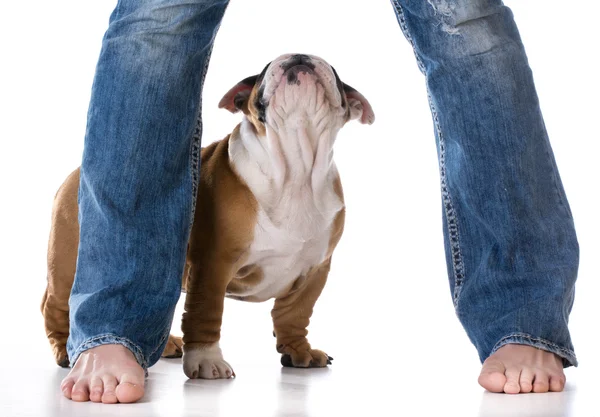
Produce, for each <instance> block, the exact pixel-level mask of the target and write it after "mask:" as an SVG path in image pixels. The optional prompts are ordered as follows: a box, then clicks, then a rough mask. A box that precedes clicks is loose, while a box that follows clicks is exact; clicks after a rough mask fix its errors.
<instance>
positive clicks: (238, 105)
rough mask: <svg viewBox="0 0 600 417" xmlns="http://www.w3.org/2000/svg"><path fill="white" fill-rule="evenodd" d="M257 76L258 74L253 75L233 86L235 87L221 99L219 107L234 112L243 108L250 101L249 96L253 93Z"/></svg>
mask: <svg viewBox="0 0 600 417" xmlns="http://www.w3.org/2000/svg"><path fill="white" fill-rule="evenodd" d="M257 78H258V75H253V76H251V77H248V78H245V79H243V80H242V81H240V82H239V83H237V84H236V85H235V86H233V88H232V89H231V90H229V91H228V92H227V94H225V95H224V96H223V98H222V99H221V101H219V108H220V109H227V110H229V111H230V112H232V113H237V112H238V111H240V110H242V109H243V108H244V106H245V105H246V103H247V102H248V98H249V97H250V93H252V89H253V88H254V84H255V83H256V79H257Z"/></svg>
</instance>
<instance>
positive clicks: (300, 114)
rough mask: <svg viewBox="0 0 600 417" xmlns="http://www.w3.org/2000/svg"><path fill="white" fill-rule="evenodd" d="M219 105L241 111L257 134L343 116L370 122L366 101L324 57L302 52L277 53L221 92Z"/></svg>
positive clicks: (329, 122)
mask: <svg viewBox="0 0 600 417" xmlns="http://www.w3.org/2000/svg"><path fill="white" fill-rule="evenodd" d="M219 107H220V108H226V109H227V110H229V111H231V112H232V113H235V112H238V111H242V112H243V113H244V114H245V115H246V117H247V118H248V120H249V121H250V122H251V123H252V125H253V126H254V128H255V129H256V131H257V133H258V134H259V135H265V134H266V131H267V127H271V128H273V129H275V130H280V129H282V128H286V127H290V126H291V127H292V128H294V127H310V126H312V127H314V128H317V127H319V126H321V127H323V126H335V127H337V128H340V127H341V126H343V125H344V123H346V122H347V121H349V120H352V119H357V120H359V121H360V122H361V123H368V124H371V123H373V121H374V120H375V115H374V113H373V109H372V108H371V105H370V104H369V102H368V101H367V99H366V98H365V97H364V96H363V95H362V94H360V93H359V92H358V91H356V90H355V89H354V88H352V87H350V86H349V85H347V84H345V83H343V82H342V81H341V80H340V77H339V76H338V74H337V72H336V71H335V69H334V68H333V67H332V66H331V65H329V64H328V63H327V62H326V61H325V60H323V59H321V58H319V57H316V56H312V55H303V54H286V55H282V56H280V57H279V58H277V59H275V60H274V61H272V62H270V63H269V64H267V66H265V68H264V69H263V70H262V72H261V73H260V74H258V75H253V76H251V77H248V78H246V79H244V80H242V81H240V82H239V83H238V84H236V85H235V86H234V87H233V88H232V89H231V90H229V91H228V92H227V94H225V96H224V97H223V98H222V99H221V101H220V102H219Z"/></svg>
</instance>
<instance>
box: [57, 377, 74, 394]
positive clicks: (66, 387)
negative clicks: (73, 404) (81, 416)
mask: <svg viewBox="0 0 600 417" xmlns="http://www.w3.org/2000/svg"><path fill="white" fill-rule="evenodd" d="M74 385H75V381H73V379H72V378H69V377H67V378H65V379H63V381H62V382H61V384H60V390H61V391H62V393H63V395H64V396H65V397H67V398H68V399H71V393H72V392H73V386H74Z"/></svg>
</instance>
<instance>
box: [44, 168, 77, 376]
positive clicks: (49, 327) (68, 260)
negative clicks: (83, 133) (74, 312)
mask: <svg viewBox="0 0 600 417" xmlns="http://www.w3.org/2000/svg"><path fill="white" fill-rule="evenodd" d="M78 189H79V169H77V170H76V171H74V172H72V173H71V174H70V175H69V176H68V177H67V179H66V180H65V182H64V183H63V184H62V186H61V187H60V188H59V190H58V192H57V193H56V197H55V198H54V205H53V207H52V225H51V228H50V239H49V241H48V275H47V278H48V284H47V287H46V291H45V292H44V297H43V299H42V306H41V309H42V315H43V316H44V327H45V329H46V335H47V336H48V340H49V341H50V346H51V347H52V350H53V353H54V359H55V360H56V363H57V364H58V365H59V366H62V367H67V366H69V358H68V356H67V349H66V345H67V338H68V337H69V296H70V294H71V287H72V286H73V279H74V278H75V266H76V262H77V248H78V246H79V222H78V220H77V214H78V207H77V193H78Z"/></svg>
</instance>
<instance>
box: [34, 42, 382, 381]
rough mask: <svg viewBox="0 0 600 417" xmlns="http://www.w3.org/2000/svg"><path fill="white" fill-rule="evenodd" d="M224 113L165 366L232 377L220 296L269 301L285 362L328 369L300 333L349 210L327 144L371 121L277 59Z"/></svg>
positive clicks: (328, 73) (54, 331)
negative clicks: (173, 359)
mask: <svg viewBox="0 0 600 417" xmlns="http://www.w3.org/2000/svg"><path fill="white" fill-rule="evenodd" d="M219 107H221V108H225V109H227V110H229V111H231V112H233V113H236V112H239V111H241V112H242V113H243V119H242V122H241V123H240V124H239V125H238V126H237V127H236V128H235V129H234V130H233V132H232V133H231V134H230V135H229V136H227V137H226V138H225V139H223V140H221V141H218V142H215V143H213V144H211V145H209V146H207V147H206V148H203V149H202V151H201V165H200V176H199V181H198V192H197V199H196V208H195V214H194V223H193V226H192V231H191V234H190V239H189V242H188V252H187V260H186V268H185V272H184V276H183V288H184V289H185V290H186V300H185V312H184V314H183V321H182V330H183V349H182V347H181V341H180V340H178V338H175V337H171V338H170V339H169V344H168V345H167V348H166V349H165V353H164V354H163V356H165V355H167V356H177V355H178V354H180V353H181V350H183V368H184V372H185V374H186V375H187V376H188V377H189V378H205V379H216V378H230V377H232V376H233V375H234V372H233V369H232V367H231V366H230V365H229V364H228V363H227V362H226V361H225V359H224V358H223V354H222V352H221V348H220V346H219V339H220V331H221V321H222V315H223V305H224V299H225V297H229V298H233V299H237V300H243V301H251V302H261V301H266V300H268V299H271V298H274V299H275V303H274V307H273V310H272V313H271V315H272V319H273V326H274V336H275V337H276V338H277V342H276V346H277V351H278V352H279V353H281V355H282V356H281V363H282V365H284V366H293V367H301V368H308V367H324V366H327V365H328V364H330V363H331V359H332V358H331V357H329V356H328V355H327V354H326V353H324V352H322V351H320V350H316V349H312V347H311V345H310V344H309V343H308V340H307V339H306V336H307V333H308V332H307V330H306V328H307V326H308V324H309V319H310V317H311V315H312V311H313V306H314V304H315V302H316V301H317V299H318V297H319V295H320V294H321V291H322V289H323V287H324V286H325V282H326V280H327V274H328V272H329V268H330V265H331V257H332V253H333V250H334V248H335V246H336V245H337V243H338V241H339V239H340V237H341V235H342V230H343V226H344V199H343V194H342V186H341V182H340V178H339V175H338V172H337V169H336V166H335V163H334V162H333V150H332V148H333V144H334V142H335V139H336V136H337V133H338V131H339V130H340V129H341V127H342V126H343V125H344V124H345V123H346V122H348V121H349V120H353V119H357V120H359V121H360V122H361V123H368V124H371V123H373V121H374V118H375V117H374V114H373V110H372V108H371V106H370V104H369V102H368V101H367V100H366V99H365V98H364V97H363V96H362V95H361V94H360V93H359V92H358V91H356V90H355V89H353V88H352V87H350V86H348V85H347V84H344V83H343V82H342V81H341V80H340V78H339V77H338V75H337V73H336V71H335V70H334V69H333V67H331V66H330V65H329V64H328V63H327V62H325V61H324V60H323V59H321V58H319V57H316V56H310V55H302V54H287V55H282V56H280V57H278V58H277V59H275V60H274V61H272V62H271V63H269V64H268V65H267V66H266V67H265V68H264V69H263V71H262V72H261V73H260V74H259V75H254V76H251V77H248V78H246V79H244V80H242V81H241V82H239V83H238V84H237V85H235V86H234V87H233V88H232V89H231V90H230V91H229V92H227V94H225V96H224V97H223V99H222V100H221V102H220V103H219ZM78 184H79V171H78V170H77V171H75V172H74V173H72V174H71V176H70V177H69V178H67V180H66V181H65V183H64V184H63V186H62V187H61V189H60V190H59V192H58V194H57V197H56V200H55V204H54V208H53V222H52V230H51V235H50V245H49V252H48V288H47V290H46V294H45V295H44V300H43V302H42V312H43V315H44V318H45V325H46V333H47V335H48V338H49V340H50V344H51V345H52V347H53V349H54V354H55V358H56V361H57V363H59V365H61V366H66V365H68V358H67V356H66V350H65V345H66V339H67V336H68V332H69V327H68V326H69V322H68V297H69V293H70V289H71V286H72V284H73V277H74V274H75V261H76V256H77V245H78V224H77V189H78Z"/></svg>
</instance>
